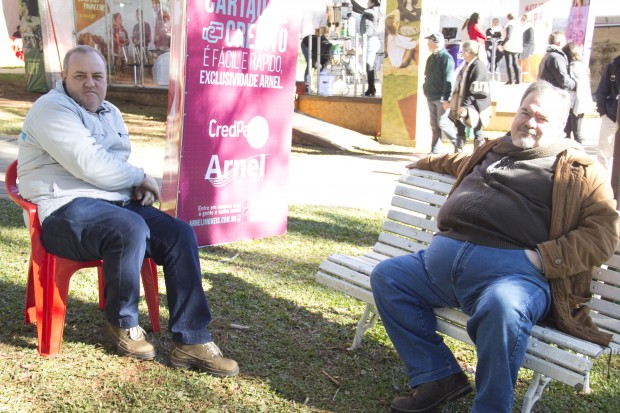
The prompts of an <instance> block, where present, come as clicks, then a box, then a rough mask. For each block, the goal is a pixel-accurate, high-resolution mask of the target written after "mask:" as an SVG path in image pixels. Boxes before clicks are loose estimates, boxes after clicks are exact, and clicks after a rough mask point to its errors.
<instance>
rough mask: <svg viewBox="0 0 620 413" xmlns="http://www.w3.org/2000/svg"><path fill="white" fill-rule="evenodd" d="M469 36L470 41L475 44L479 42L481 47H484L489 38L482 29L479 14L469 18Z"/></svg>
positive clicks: (473, 14)
mask: <svg viewBox="0 0 620 413" xmlns="http://www.w3.org/2000/svg"><path fill="white" fill-rule="evenodd" d="M467 35H468V36H469V40H473V41H474V42H478V43H480V45H482V46H484V41H485V40H486V38H487V37H486V36H485V34H484V32H483V31H482V28H481V27H480V15H479V14H478V13H472V14H471V16H469V21H468V22H467Z"/></svg>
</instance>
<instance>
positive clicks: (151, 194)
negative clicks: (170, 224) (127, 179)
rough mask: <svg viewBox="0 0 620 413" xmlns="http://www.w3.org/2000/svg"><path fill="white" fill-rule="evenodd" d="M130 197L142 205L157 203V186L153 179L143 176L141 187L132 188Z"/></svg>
mask: <svg viewBox="0 0 620 413" xmlns="http://www.w3.org/2000/svg"><path fill="white" fill-rule="evenodd" d="M131 195H132V197H133V199H135V200H136V201H140V203H141V204H142V205H153V202H156V201H159V185H157V181H156V180H155V178H153V177H152V176H149V175H146V174H145V175H144V182H142V185H140V186H136V187H134V188H133V190H132V192H131Z"/></svg>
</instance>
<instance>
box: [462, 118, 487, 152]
mask: <svg viewBox="0 0 620 413" xmlns="http://www.w3.org/2000/svg"><path fill="white" fill-rule="evenodd" d="M473 131H474V149H478V148H479V147H480V145H482V144H483V143H484V136H483V135H482V125H481V124H480V123H479V124H478V126H477V127H475V128H474V129H473ZM456 132H457V133H456V135H457V136H456V140H457V144H458V145H459V149H463V146H465V140H466V139H467V137H466V136H465V132H466V126H465V125H463V124H462V123H461V122H456Z"/></svg>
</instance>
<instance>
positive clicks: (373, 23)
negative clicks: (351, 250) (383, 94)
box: [351, 0, 381, 96]
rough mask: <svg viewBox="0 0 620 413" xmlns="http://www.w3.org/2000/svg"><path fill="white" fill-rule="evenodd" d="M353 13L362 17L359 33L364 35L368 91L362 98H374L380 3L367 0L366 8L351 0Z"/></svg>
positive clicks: (378, 45)
mask: <svg viewBox="0 0 620 413" xmlns="http://www.w3.org/2000/svg"><path fill="white" fill-rule="evenodd" d="M351 4H352V5H353V11H354V12H355V13H359V14H361V15H362V20H361V22H360V33H361V34H362V35H364V34H365V35H366V44H365V45H364V50H365V52H366V53H365V54H366V75H367V78H368V89H367V90H366V92H365V93H364V96H374V95H375V94H376V93H377V89H376V88H375V65H376V60H377V53H378V52H379V50H380V49H381V41H380V40H379V36H380V34H381V23H380V21H379V20H380V18H381V7H380V6H381V1H380V0H368V3H367V6H366V8H364V7H362V6H361V5H360V4H359V3H357V2H356V1H355V0H351Z"/></svg>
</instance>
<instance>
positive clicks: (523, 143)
mask: <svg viewBox="0 0 620 413" xmlns="http://www.w3.org/2000/svg"><path fill="white" fill-rule="evenodd" d="M512 144H513V145H514V146H516V147H519V148H521V149H532V148H533V147H534V146H535V145H536V139H534V138H532V137H531V136H530V135H528V136H524V137H522V138H519V139H516V140H513V141H512Z"/></svg>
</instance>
